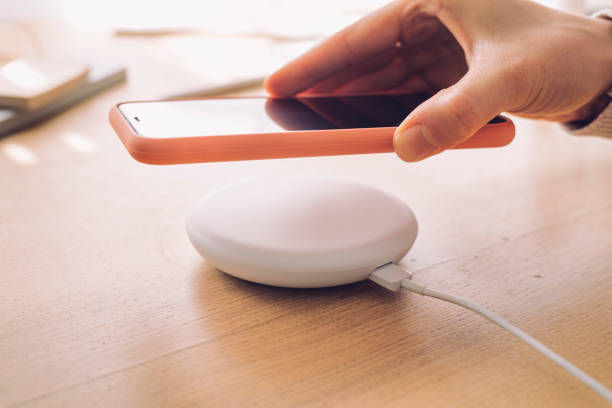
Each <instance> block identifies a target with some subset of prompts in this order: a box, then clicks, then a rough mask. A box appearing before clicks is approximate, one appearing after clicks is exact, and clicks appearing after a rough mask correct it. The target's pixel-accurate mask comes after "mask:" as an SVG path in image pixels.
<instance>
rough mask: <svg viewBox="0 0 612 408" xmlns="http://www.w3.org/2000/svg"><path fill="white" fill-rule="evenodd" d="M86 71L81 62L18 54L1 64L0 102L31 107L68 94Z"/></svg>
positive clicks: (1, 103)
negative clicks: (20, 56) (16, 56)
mask: <svg viewBox="0 0 612 408" xmlns="http://www.w3.org/2000/svg"><path fill="white" fill-rule="evenodd" d="M88 73H89V67H88V66H87V64H85V63H83V62H78V61H73V60H66V59H59V58H49V57H45V58H40V57H38V58H18V59H14V60H10V61H7V62H5V63H4V64H2V65H0V106H2V107H8V108H15V109H21V110H33V109H37V108H40V107H42V106H44V105H47V104H49V103H51V102H52V101H53V100H55V99H58V98H61V97H62V96H65V95H67V94H69V93H70V92H71V91H72V90H73V89H75V88H76V87H77V86H79V85H80V84H82V83H83V82H84V81H85V80H86V78H87V75H88Z"/></svg>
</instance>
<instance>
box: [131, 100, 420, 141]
mask: <svg viewBox="0 0 612 408" xmlns="http://www.w3.org/2000/svg"><path fill="white" fill-rule="evenodd" d="M427 98H428V97H427V96H424V95H372V96H338V97H336V96H326V97H303V98H265V97H252V98H251V97H249V98H220V99H198V100H183V101H157V102H129V103H124V104H121V105H120V106H119V110H120V111H121V113H122V114H123V116H124V117H125V118H126V119H127V120H128V122H129V123H130V124H131V125H132V128H133V129H134V130H135V131H136V132H137V133H138V134H139V135H141V136H144V137H149V138H172V137H199V136H222V135H236V134H252V133H277V132H278V133H280V132H286V131H300V130H324V129H354V128H373V127H395V126H398V125H399V124H400V123H401V122H402V121H403V120H404V119H405V118H406V116H407V115H408V114H409V113H410V112H411V111H412V110H413V109H414V108H416V107H417V106H418V105H419V104H421V103H422V102H423V101H424V100H426V99H427Z"/></svg>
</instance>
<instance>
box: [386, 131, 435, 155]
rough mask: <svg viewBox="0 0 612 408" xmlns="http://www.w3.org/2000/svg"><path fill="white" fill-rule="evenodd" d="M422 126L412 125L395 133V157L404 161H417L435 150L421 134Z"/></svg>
mask: <svg viewBox="0 0 612 408" xmlns="http://www.w3.org/2000/svg"><path fill="white" fill-rule="evenodd" d="M423 132H424V129H423V125H413V126H411V127H409V128H407V129H403V130H401V131H399V132H396V133H395V135H394V137H393V147H394V149H395V152H396V153H397V155H398V156H399V157H400V158H401V159H402V160H405V161H418V160H421V159H423V158H425V156H427V155H428V154H430V153H432V152H433V151H434V150H436V148H437V146H434V145H432V144H431V143H430V142H429V141H428V140H427V139H426V138H425V135H424V134H423Z"/></svg>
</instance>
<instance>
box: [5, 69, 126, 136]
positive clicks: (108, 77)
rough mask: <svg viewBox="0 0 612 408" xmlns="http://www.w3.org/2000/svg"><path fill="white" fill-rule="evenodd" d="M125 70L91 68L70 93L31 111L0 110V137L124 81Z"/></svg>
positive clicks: (55, 113) (46, 117)
mask: <svg viewBox="0 0 612 408" xmlns="http://www.w3.org/2000/svg"><path fill="white" fill-rule="evenodd" d="M125 77H126V73H125V68H123V67H117V66H107V67H105V66H93V67H92V69H91V70H90V71H89V73H88V74H87V76H86V78H85V80H84V81H83V82H81V83H80V84H78V85H77V86H76V87H74V88H72V89H71V90H70V92H67V93H65V94H64V95H62V96H61V97H58V98H56V99H55V100H53V101H51V102H49V103H48V104H46V105H43V106H41V107H39V108H36V109H33V110H15V109H0V136H4V135H7V134H9V133H13V132H16V131H18V130H21V129H24V128H26V127H29V126H32V125H34V124H36V123H38V122H41V121H43V120H45V119H48V118H49V117H51V116H54V115H57V114H58V113H60V112H63V111H65V110H66V109H68V108H70V107H71V106H73V105H76V104H77V103H79V102H81V101H82V100H84V99H87V98H88V97H90V96H92V95H94V94H96V93H98V92H101V91H103V90H105V89H107V88H109V87H111V86H113V85H115V84H118V83H120V82H123V81H124V80H125Z"/></svg>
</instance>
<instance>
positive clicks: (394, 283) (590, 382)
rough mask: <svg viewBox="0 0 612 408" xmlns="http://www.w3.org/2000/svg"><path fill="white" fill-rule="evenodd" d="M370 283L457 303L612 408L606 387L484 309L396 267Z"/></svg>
mask: <svg viewBox="0 0 612 408" xmlns="http://www.w3.org/2000/svg"><path fill="white" fill-rule="evenodd" d="M369 279H370V280H371V281H373V282H375V283H377V284H378V285H380V286H382V287H384V288H386V289H389V290H391V291H393V292H397V291H398V290H400V288H404V289H406V290H409V291H410V292H414V293H417V294H419V295H422V296H429V297H433V298H436V299H440V300H444V301H445V302H450V303H454V304H456V305H459V306H462V307H464V308H466V309H468V310H471V311H472V312H474V313H477V314H479V315H481V316H482V317H484V318H486V319H488V320H490V321H491V322H493V323H495V324H497V325H498V326H500V327H501V328H503V329H505V330H506V331H508V332H510V333H511V334H513V335H515V336H516V337H518V338H519V339H521V340H523V341H524V342H525V343H527V344H528V345H530V346H531V347H533V348H534V349H536V350H537V351H538V352H539V353H541V354H542V355H543V356H544V357H546V358H548V359H549V360H551V361H553V362H554V363H556V364H558V365H559V366H561V367H563V368H564V369H565V370H566V371H567V372H569V373H570V374H571V375H572V376H574V377H575V378H576V379H578V380H579V381H581V382H583V383H584V384H585V385H587V386H588V387H589V388H591V389H592V390H593V391H595V392H596V393H598V394H599V395H601V396H602V397H603V398H604V399H605V400H606V401H607V402H608V403H610V404H611V405H612V391H610V390H609V389H607V388H606V387H604V386H603V385H602V384H601V383H600V382H598V381H597V380H595V379H594V378H593V377H591V376H590V375H588V374H587V373H585V372H584V371H582V370H581V369H580V368H578V367H576V366H575V365H573V364H572V363H570V362H569V361H567V360H566V359H564V358H563V357H561V356H560V355H559V354H557V353H555V352H554V351H552V350H551V349H549V348H548V347H546V346H545V345H544V344H542V343H540V342H539V341H538V340H536V339H534V338H533V337H531V336H530V335H529V334H527V333H525V332H524V331H522V330H521V329H519V328H518V327H516V326H514V325H512V324H510V323H509V322H507V321H506V320H504V319H502V318H501V317H499V316H498V315H496V314H495V313H493V312H490V311H488V310H486V309H484V308H483V307H481V306H478V305H476V304H474V303H471V302H469V301H467V300H465V299H462V298H460V297H457V296H454V295H450V294H448V293H444V292H439V291H437V290H434V289H429V288H428V287H427V286H424V285H420V284H418V283H416V282H413V281H412V274H411V273H410V272H409V271H407V270H406V269H404V268H402V267H401V266H399V265H397V264H395V263H388V264H385V265H382V266H380V267H378V268H376V269H375V270H374V272H372V274H370V276H369Z"/></svg>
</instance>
